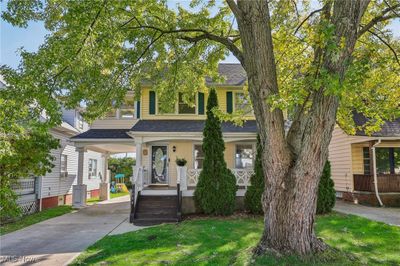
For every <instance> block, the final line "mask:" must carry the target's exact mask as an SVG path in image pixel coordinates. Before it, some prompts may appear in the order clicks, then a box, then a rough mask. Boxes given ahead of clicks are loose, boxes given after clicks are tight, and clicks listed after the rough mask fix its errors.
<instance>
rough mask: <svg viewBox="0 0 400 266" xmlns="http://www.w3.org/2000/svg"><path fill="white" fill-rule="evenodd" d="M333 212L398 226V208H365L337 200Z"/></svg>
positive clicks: (399, 212) (399, 217) (399, 210)
mask: <svg viewBox="0 0 400 266" xmlns="http://www.w3.org/2000/svg"><path fill="white" fill-rule="evenodd" d="M334 210H335V211H338V212H341V213H346V214H354V215H358V216H362V217H365V218H368V219H370V220H374V221H378V222H384V223H387V224H390V225H397V226H400V208H386V207H367V206H363V205H359V204H354V203H351V202H347V201H343V200H337V201H336V205H335V208H334Z"/></svg>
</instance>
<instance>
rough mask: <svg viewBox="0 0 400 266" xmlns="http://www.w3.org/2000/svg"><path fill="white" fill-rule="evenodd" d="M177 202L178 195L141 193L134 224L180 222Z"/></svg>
mask: <svg viewBox="0 0 400 266" xmlns="http://www.w3.org/2000/svg"><path fill="white" fill-rule="evenodd" d="M177 203H178V197H177V196H169V195H168V196H165V195H151V196H150V195H140V196H139V198H138V200H137V203H136V212H135V215H134V219H133V224H135V225H142V226H145V225H156V224H162V223H174V222H178V215H177Z"/></svg>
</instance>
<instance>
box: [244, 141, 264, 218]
mask: <svg viewBox="0 0 400 266" xmlns="http://www.w3.org/2000/svg"><path fill="white" fill-rule="evenodd" d="M261 154H262V147H261V143H260V136H257V154H256V160H255V165H254V174H253V175H252V176H251V177H250V183H251V186H249V187H247V191H246V194H245V195H244V205H245V207H246V210H248V211H250V212H251V213H254V214H262V213H263V209H262V205H261V197H262V194H263V192H264V173H263V169H262V162H261V157H262V155H261Z"/></svg>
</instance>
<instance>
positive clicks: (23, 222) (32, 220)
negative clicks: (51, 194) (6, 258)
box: [0, 205, 73, 235]
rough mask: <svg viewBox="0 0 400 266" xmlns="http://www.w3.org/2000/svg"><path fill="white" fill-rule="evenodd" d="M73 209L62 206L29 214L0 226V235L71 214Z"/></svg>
mask: <svg viewBox="0 0 400 266" xmlns="http://www.w3.org/2000/svg"><path fill="white" fill-rule="evenodd" d="M72 210H73V209H72V207H71V206H68V205H63V206H58V207H54V208H51V209H46V210H43V211H41V212H37V213H34V214H30V215H27V216H23V217H22V218H21V219H19V220H17V221H15V222H13V223H8V224H4V225H1V226H0V235H4V234H8V233H11V232H14V231H17V230H19V229H22V228H24V227H27V226H30V225H32V224H36V223H39V222H42V221H44V220H48V219H50V218H54V217H57V216H60V215H63V214H66V213H69V212H71V211H72Z"/></svg>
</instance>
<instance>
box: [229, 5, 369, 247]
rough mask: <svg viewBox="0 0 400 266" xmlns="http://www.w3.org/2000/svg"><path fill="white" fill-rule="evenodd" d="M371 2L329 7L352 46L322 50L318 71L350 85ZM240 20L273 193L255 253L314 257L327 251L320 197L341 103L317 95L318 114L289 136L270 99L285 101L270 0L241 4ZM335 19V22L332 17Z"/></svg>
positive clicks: (303, 117) (298, 123)
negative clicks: (319, 233) (317, 225)
mask: <svg viewBox="0 0 400 266" xmlns="http://www.w3.org/2000/svg"><path fill="white" fill-rule="evenodd" d="M368 3H369V0H357V1H356V0H354V1H347V0H337V1H335V2H334V4H333V6H332V5H331V3H329V2H328V3H327V4H326V6H325V7H324V8H325V17H324V18H323V19H326V20H329V22H330V23H332V24H334V26H335V33H334V34H335V36H334V38H333V40H334V41H335V43H336V44H337V45H338V47H339V45H341V43H342V42H343V40H345V45H343V44H342V46H343V47H341V48H340V49H339V51H337V54H334V53H333V52H330V51H329V50H327V49H325V50H323V49H324V48H318V49H322V50H321V51H317V50H316V56H318V58H317V59H318V60H316V61H318V63H319V64H321V66H322V67H323V68H324V69H326V70H327V71H328V73H329V74H331V75H335V76H338V77H339V79H340V81H343V79H344V73H345V70H346V66H347V63H348V62H349V61H350V58H351V54H352V52H353V49H354V46H355V42H356V40H357V29H358V27H359V23H360V20H361V17H362V15H363V13H364V11H365V9H366V7H367V5H368ZM237 8H238V10H236V12H235V15H236V17H237V21H238V26H239V30H240V35H241V41H242V46H243V58H244V60H243V62H242V64H243V67H244V68H245V70H246V72H247V76H248V82H249V84H248V85H249V93H250V98H251V100H252V103H253V109H254V113H255V116H256V120H257V126H258V129H259V134H260V137H261V140H262V141H261V142H262V143H261V145H262V146H263V154H262V161H263V171H264V176H265V192H264V195H263V198H262V205H263V209H264V215H265V217H264V232H263V235H262V238H261V240H260V242H259V244H258V247H257V248H256V250H255V252H256V253H258V254H261V253H264V252H266V251H267V250H271V251H276V252H279V253H297V254H308V253H312V252H317V251H322V250H324V249H325V248H326V245H325V244H324V243H323V242H322V241H320V240H319V239H318V238H317V237H316V235H315V231H314V221H315V211H316V202H317V198H316V197H317V189H318V184H319V179H320V175H321V173H322V170H323V166H324V164H325V161H326V160H327V158H328V145H329V142H330V139H331V136H332V131H333V128H334V125H335V120H336V111H337V108H338V105H339V99H338V97H337V96H334V95H326V93H325V88H324V87H321V88H320V89H319V90H314V91H312V90H310V102H311V104H310V107H309V108H308V110H307V112H304V110H303V111H302V112H301V113H300V114H299V115H298V116H297V117H296V118H295V120H294V121H293V124H292V127H291V129H290V130H289V132H288V136H287V137H286V136H285V129H284V116H283V112H282V111H281V110H279V109H274V110H271V106H270V105H269V104H268V101H267V99H268V97H270V96H271V95H273V94H279V88H278V84H277V76H276V65H275V59H274V52H273V43H272V35H271V26H270V17H269V16H270V14H269V13H270V12H269V8H268V2H267V1H266V0H255V1H246V0H239V1H238V2H237ZM331 13H332V14H331Z"/></svg>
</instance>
